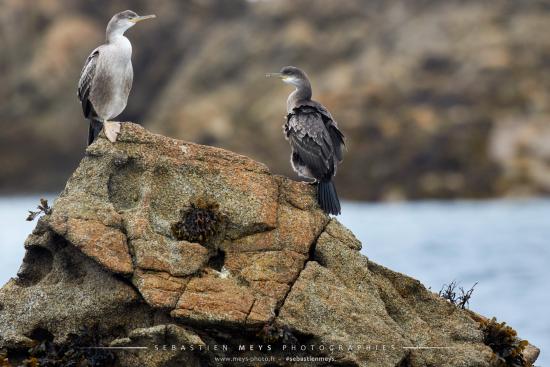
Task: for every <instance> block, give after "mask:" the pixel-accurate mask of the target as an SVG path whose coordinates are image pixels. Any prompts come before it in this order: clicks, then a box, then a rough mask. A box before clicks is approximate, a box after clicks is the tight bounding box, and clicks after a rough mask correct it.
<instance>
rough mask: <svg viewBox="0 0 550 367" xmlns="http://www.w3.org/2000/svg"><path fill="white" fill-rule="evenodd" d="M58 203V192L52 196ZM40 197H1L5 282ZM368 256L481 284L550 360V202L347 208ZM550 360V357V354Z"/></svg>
mask: <svg viewBox="0 0 550 367" xmlns="http://www.w3.org/2000/svg"><path fill="white" fill-rule="evenodd" d="M45 197H46V198H49V199H50V201H51V199H52V197H53V196H52V195H46V196H45ZM39 198H40V196H29V197H10V198H0V223H1V230H0V254H1V256H0V284H4V283H5V282H7V281H8V280H9V278H10V277H14V276H15V274H16V272H17V269H18V268H19V265H20V264H21V259H22V258H23V255H24V248H23V242H24V240H25V238H26V236H27V235H28V234H29V233H30V232H31V231H32V229H33V228H34V226H35V223H31V222H26V221H25V218H26V216H27V210H29V209H33V208H34V207H36V205H37V204H38V199H39ZM342 212H343V214H342V216H341V217H339V220H340V221H341V222H342V223H343V224H344V225H346V226H347V227H348V228H350V229H351V230H352V231H353V232H354V233H355V235H356V236H357V237H358V238H359V239H360V240H361V241H362V243H363V250H362V253H363V254H364V255H366V256H368V257H369V259H371V260H372V261H375V262H377V263H379V264H381V265H384V266H386V267H388V268H391V269H392V270H395V271H399V272H402V273H405V274H407V275H409V276H412V277H414V278H417V279H419V280H420V281H421V282H422V283H424V285H426V287H431V289H432V290H433V291H436V292H437V291H439V289H441V287H442V285H443V284H446V283H449V282H450V281H453V280H454V281H456V282H458V283H459V284H460V285H462V286H463V287H464V288H465V289H469V288H470V287H471V286H472V285H473V284H474V283H475V282H478V284H477V286H476V287H475V290H474V293H473V297H472V299H471V301H470V308H471V309H472V310H474V311H476V312H478V313H480V314H483V315H485V316H488V317H492V316H495V317H497V319H498V320H499V321H506V322H507V323H508V324H509V325H511V326H512V327H514V328H515V329H516V330H517V331H518V333H519V335H520V336H521V337H522V338H524V339H527V340H529V341H530V342H531V343H532V344H534V345H536V346H537V347H539V348H540V349H541V350H542V352H541V356H540V357H539V360H538V361H537V365H538V366H545V365H548V364H549V363H550V357H547V350H548V348H550V313H549V312H548V305H549V304H550V292H549V291H550V288H549V282H550V266H549V264H550V199H529V200H487V201H423V202H413V203H381V204H367V203H349V202H348V203H345V204H344V205H343V210H342ZM548 355H550V353H549V354H548Z"/></svg>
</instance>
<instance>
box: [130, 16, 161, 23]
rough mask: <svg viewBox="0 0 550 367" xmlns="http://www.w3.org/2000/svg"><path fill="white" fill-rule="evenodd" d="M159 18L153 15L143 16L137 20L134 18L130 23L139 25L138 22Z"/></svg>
mask: <svg viewBox="0 0 550 367" xmlns="http://www.w3.org/2000/svg"><path fill="white" fill-rule="evenodd" d="M156 17H157V16H156V15H155V14H151V15H142V16H140V17H135V18H132V19H130V22H132V23H138V22H141V21H142V20H146V19H152V18H156Z"/></svg>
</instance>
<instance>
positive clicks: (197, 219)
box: [172, 199, 225, 245]
mask: <svg viewBox="0 0 550 367" xmlns="http://www.w3.org/2000/svg"><path fill="white" fill-rule="evenodd" d="M224 218H225V217H224V216H223V215H222V214H221V213H220V212H219V205H218V204H216V203H209V202H207V201H206V200H204V199H199V200H197V201H196V202H195V203H191V206H190V207H189V208H185V209H181V210H180V220H179V221H177V222H175V223H174V224H172V234H173V235H174V237H176V238H177V239H178V240H180V241H181V240H185V241H189V242H196V243H200V244H201V245H205V244H208V243H210V242H211V240H212V239H214V238H216V237H218V234H219V233H220V231H221V229H222V228H223V224H224V223H225V220H224Z"/></svg>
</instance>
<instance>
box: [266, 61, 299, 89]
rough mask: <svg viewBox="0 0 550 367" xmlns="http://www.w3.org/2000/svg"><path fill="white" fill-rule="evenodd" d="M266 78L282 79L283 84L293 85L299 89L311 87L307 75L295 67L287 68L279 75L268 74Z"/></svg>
mask: <svg viewBox="0 0 550 367" xmlns="http://www.w3.org/2000/svg"><path fill="white" fill-rule="evenodd" d="M266 77H268V78H270V77H277V78H281V79H282V80H283V82H285V83H287V84H292V85H293V86H295V87H297V88H298V87H301V86H305V85H309V79H308V77H307V75H306V73H305V72H304V71H302V70H300V69H298V68H297V67H295V66H285V67H284V68H282V69H281V71H280V72H279V73H271V74H266Z"/></svg>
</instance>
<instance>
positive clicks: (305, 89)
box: [287, 79, 312, 112]
mask: <svg viewBox="0 0 550 367" xmlns="http://www.w3.org/2000/svg"><path fill="white" fill-rule="evenodd" d="M295 86H296V90H295V91H294V92H292V93H290V95H289V96H288V100H287V109H288V112H291V111H292V110H293V109H294V108H295V107H297V106H298V105H299V104H300V102H303V101H310V100H311V96H312V90H311V83H310V82H309V80H307V79H305V80H301V81H300V83H298V84H295Z"/></svg>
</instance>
